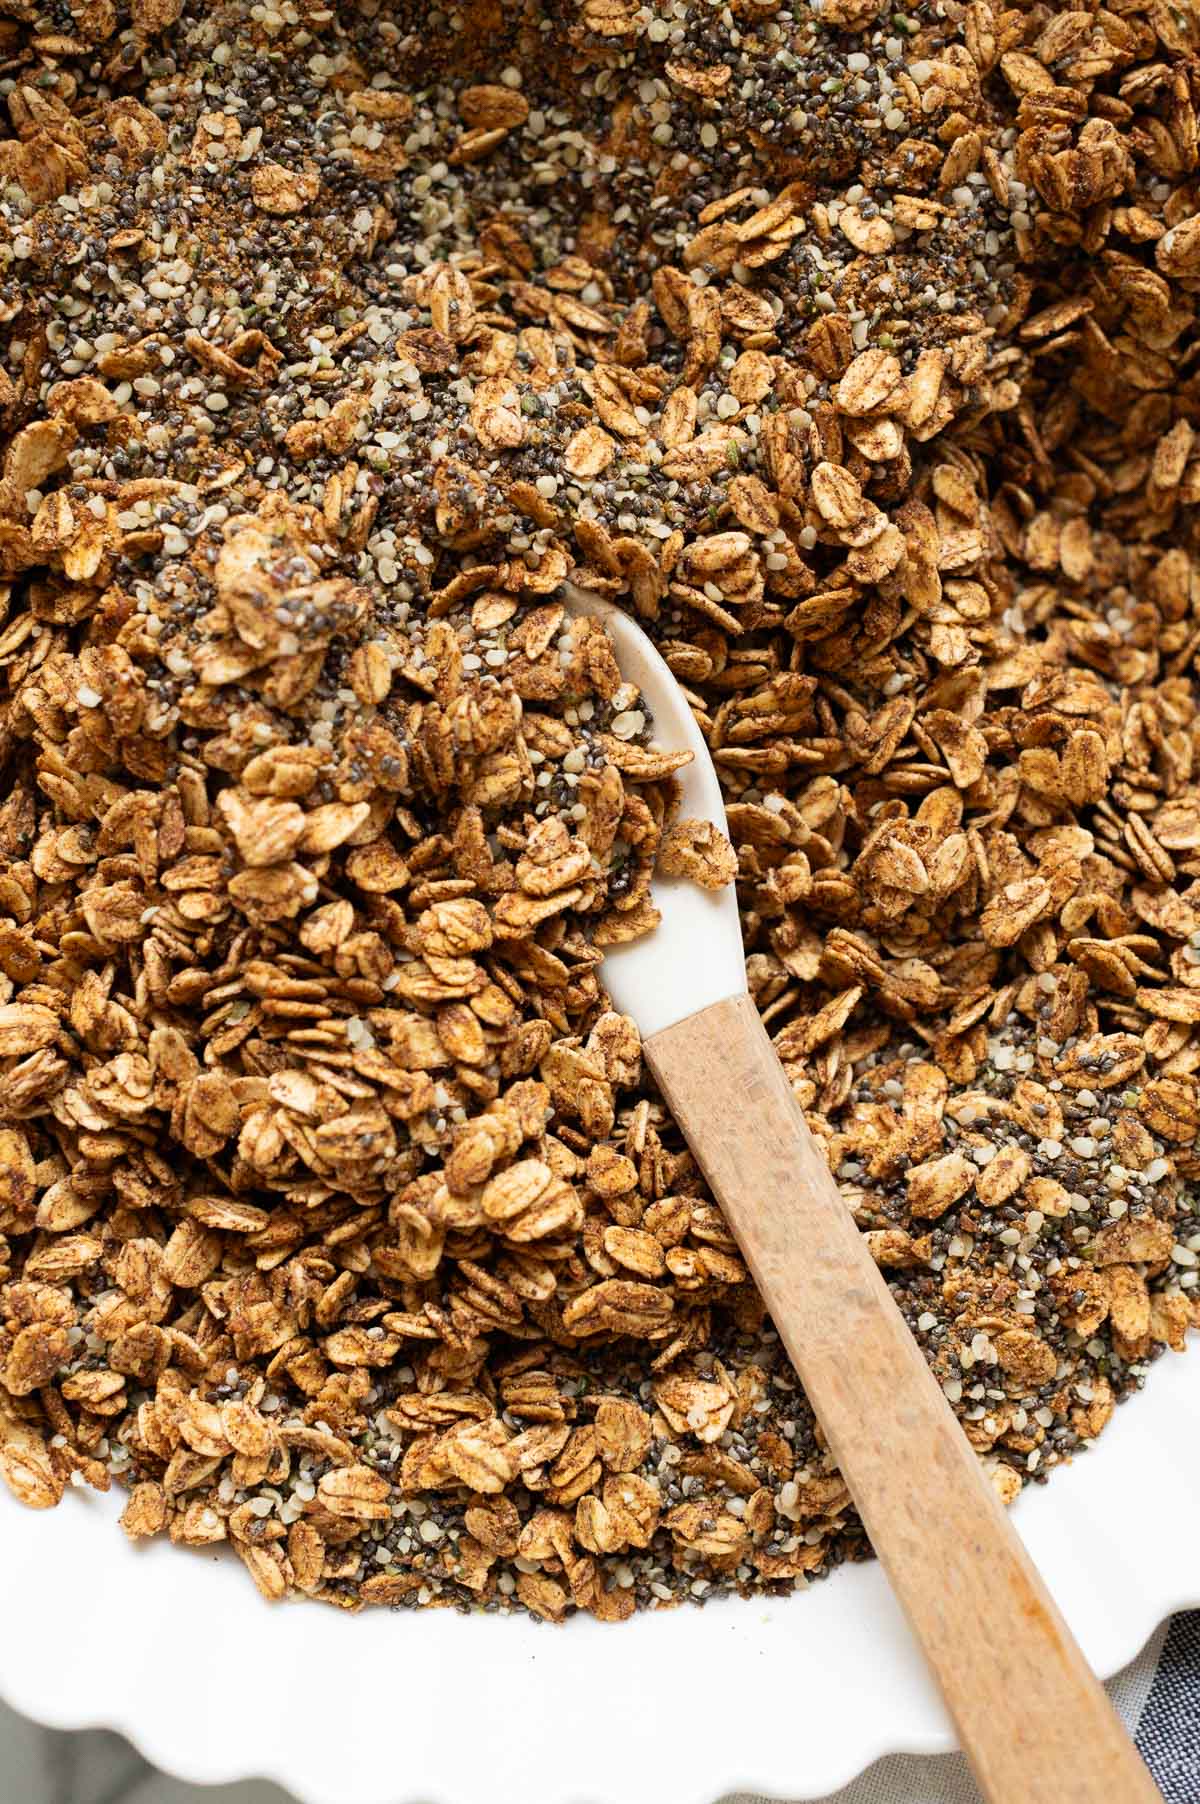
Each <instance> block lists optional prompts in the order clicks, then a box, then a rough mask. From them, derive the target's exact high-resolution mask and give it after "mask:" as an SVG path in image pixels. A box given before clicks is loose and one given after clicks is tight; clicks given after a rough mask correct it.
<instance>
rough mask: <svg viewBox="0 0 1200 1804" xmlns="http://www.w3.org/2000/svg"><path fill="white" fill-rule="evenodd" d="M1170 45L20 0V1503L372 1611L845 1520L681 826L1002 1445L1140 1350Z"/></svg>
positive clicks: (1171, 666)
mask: <svg viewBox="0 0 1200 1804" xmlns="http://www.w3.org/2000/svg"><path fill="white" fill-rule="evenodd" d="M1194 55H1195V25H1194V21H1192V20H1191V18H1190V16H1185V15H1182V14H1179V13H1176V12H1172V11H1171V10H1170V9H1169V8H1165V7H1163V6H1162V5H1160V4H1158V3H1157V0H1131V4H1130V5H1128V6H1126V7H1125V8H1124V9H1123V10H1121V11H1120V12H1106V11H1103V10H1102V11H1099V12H1065V13H1052V12H1051V11H1050V10H1049V9H1047V8H1046V7H1044V6H1034V5H1022V6H1017V7H1013V8H1010V9H1007V10H1004V9H999V8H996V7H994V6H993V5H992V4H990V0H969V3H967V4H962V3H961V0H939V3H938V4H936V5H935V4H932V3H926V0H922V4H921V5H919V6H917V7H915V8H914V9H912V10H911V11H910V12H905V13H887V12H885V11H884V10H883V9H882V8H881V7H880V6H879V5H878V4H877V3H876V0H820V4H819V5H812V6H800V5H798V4H797V5H787V4H783V3H781V0H737V3H736V4H733V5H730V6H729V7H726V8H721V9H716V8H713V7H710V6H707V5H700V4H697V3H695V0H651V3H649V4H645V5H638V4H635V0H569V3H564V4H561V5H560V4H555V5H550V4H549V3H548V0H547V3H545V4H543V3H542V0H513V3H512V4H507V5H503V6H497V5H495V4H494V3H490V0H488V3H485V0H469V3H467V4H464V5H463V6H461V7H460V8H458V9H457V10H450V9H447V10H444V11H443V10H440V9H437V8H435V9H432V10H430V9H428V8H427V7H426V6H425V5H424V4H422V5H420V6H417V5H413V4H410V3H407V0H395V3H394V4H389V5H384V4H381V3H380V0H357V3H356V4H350V0H346V4H344V5H334V4H321V3H320V0H260V3H256V4H254V5H251V4H249V0H218V3H217V4H211V5H210V4H203V3H201V0H134V4H133V5H132V7H131V8H130V9H128V12H127V13H126V12H125V11H123V10H118V9H117V8H116V7H115V6H110V5H108V4H107V3H106V0H63V3H62V4H54V5H51V4H47V5H46V6H45V8H44V9H43V8H40V7H39V5H38V4H37V0H0V84H2V86H0V93H2V94H3V98H4V101H5V105H6V108H7V115H8V131H9V135H8V136H7V137H5V138H4V139H3V140H0V218H2V220H3V228H4V230H3V238H2V240H0V322H2V324H3V327H4V352H3V356H2V358H0V412H2V415H3V419H2V422H0V423H2V425H3V432H4V449H3V460H2V463H0V585H2V588H0V593H2V595H3V600H4V610H5V611H4V614H3V617H2V619H0V668H2V671H3V692H2V697H0V705H2V710H3V712H2V715H0V719H2V723H3V725H2V733H0V752H2V756H3V760H4V770H5V784H4V790H5V797H4V800H3V802H0V855H2V857H0V1061H2V1076H3V1079H4V1081H3V1084H2V1085H0V1475H2V1476H3V1477H4V1478H5V1480H6V1481H7V1483H8V1485H9V1486H10V1488H11V1489H12V1490H13V1492H14V1493H15V1494H16V1495H17V1496H18V1497H19V1498H20V1499H21V1500H22V1501H23V1502H25V1503H28V1504H30V1505H33V1506H34V1507H48V1506H50V1505H53V1504H56V1503H57V1502H58V1501H59V1500H60V1499H61V1498H62V1496H63V1495H64V1493H65V1491H66V1490H67V1488H68V1487H69V1486H70V1485H72V1484H78V1483H87V1484H92V1485H96V1486H99V1487H101V1488H107V1487H108V1486H109V1485H110V1484H111V1483H112V1482H113V1481H116V1482H117V1483H118V1484H119V1485H121V1486H123V1487H124V1488H125V1489H126V1490H127V1491H128V1501H127V1503H126V1506H125V1510H124V1514H123V1517H122V1522H123V1525H124V1528H125V1531H126V1533H127V1534H128V1535H130V1536H131V1537H132V1538H133V1539H135V1540H136V1539H141V1538H143V1537H148V1536H153V1535H159V1534H167V1535H169V1536H170V1538H171V1539H172V1540H173V1541H174V1542H177V1543H179V1544H182V1545H188V1546H199V1547H212V1546H214V1545H216V1544H218V1543H228V1544H229V1545H230V1546H231V1547H232V1548H233V1549H234V1551H235V1552H236V1553H237V1554H238V1555H240V1557H241V1558H242V1559H243V1561H244V1562H245V1564H246V1565H247V1567H248V1568H249V1570H250V1573H251V1576H252V1578H253V1580H254V1582H255V1583H256V1585H257V1586H258V1588H259V1590H260V1591H261V1592H262V1594H263V1595H264V1596H265V1597H267V1598H278V1597H282V1596H284V1595H285V1594H287V1593H288V1592H289V1591H296V1592H299V1593H303V1594H305V1595H309V1596H314V1597H318V1598H321V1599H324V1600H325V1601H328V1602H331V1603H334V1604H336V1605H338V1606H339V1607H343V1608H347V1609H357V1608H359V1607H360V1606H361V1605H363V1604H367V1603H372V1602H375V1603H381V1604H387V1605H391V1606H399V1605H403V1606H416V1605H426V1604H433V1605H441V1606H446V1605H453V1606H459V1607H462V1606H467V1605H472V1606H478V1607H484V1608H488V1609H499V1610H509V1609H516V1608H520V1609H524V1610H526V1611H528V1612H531V1613H532V1614H533V1615H535V1616H537V1617H541V1618H544V1619H547V1620H552V1621H557V1620H559V1619H561V1618H562V1617H564V1616H565V1615H567V1614H569V1613H570V1612H571V1611H573V1610H579V1609H583V1610H588V1611H590V1612H592V1613H593V1614H595V1615H597V1616H599V1617H601V1618H602V1619H605V1620H617V1619H620V1618H623V1617H626V1616H628V1615H629V1614H631V1613H632V1612H633V1610H634V1609H635V1608H637V1607H639V1606H645V1607H655V1606H658V1605H669V1604H673V1603H675V1602H677V1601H678V1600H680V1599H681V1598H687V1597H690V1598H694V1599H696V1600H703V1599H704V1598H706V1597H711V1596H714V1595H717V1594H720V1593H723V1592H726V1591H730V1590H739V1591H743V1592H746V1591H753V1590H764V1589H765V1590H770V1591H783V1590H789V1589H792V1588H795V1587H798V1586H802V1585H803V1584H804V1583H805V1582H806V1581H807V1579H808V1578H809V1577H810V1576H816V1575H821V1574H824V1573H828V1572H830V1571H831V1570H833V1569H834V1568H835V1567H836V1566H837V1565H838V1564H839V1563H840V1562H841V1561H842V1560H845V1559H857V1558H861V1557H863V1556H864V1555H865V1554H866V1553H867V1551H868V1549H867V1546H866V1542H865V1537H864V1535H863V1531H862V1528H861V1524H860V1523H859V1521H858V1519H857V1517H856V1515H855V1513H854V1511H853V1508H852V1506H851V1504H850V1500H849V1497H848V1495H847V1492H846V1489H845V1486H844V1485H843V1483H842V1481H841V1478H840V1475H839V1474H838V1472H837V1471H836V1469H835V1468H834V1466H833V1464H832V1462H831V1460H830V1459H829V1457H828V1454H827V1451H826V1449H825V1447H824V1443H823V1440H822V1437H821V1433H820V1429H819V1426H818V1425H817V1424H816V1423H815V1422H814V1420H813V1417H812V1413H811V1411H810V1410H809V1408H808V1405H807V1403H806V1401H805V1398H804V1396H803V1393H802V1391H801V1390H800V1389H799V1387H798V1386H797V1384H796V1381H795V1379H794V1377H793V1375H792V1374H791V1371H790V1368H789V1367H788V1365H787V1362H786V1359H785V1358H784V1357H783V1355H782V1353H781V1350H780V1347H779V1342H778V1339H777V1337H776V1336H775V1334H774V1331H773V1330H772V1328H771V1326H770V1323H769V1321H767V1320H766V1319H765V1317H764V1315H763V1310H762V1306H761V1303H760V1301H759V1299H758V1297H757V1295H756V1293H755V1291H754V1288H753V1285H752V1284H751V1283H750V1281H749V1279H748V1275H747V1273H746V1271H745V1268H744V1267H743V1265H742V1262H741V1260H740V1258H739V1256H738V1252H737V1248H736V1246H735V1244H734V1243H733V1241H732V1238H731V1236H730V1234H729V1232H728V1230H727V1228H726V1226H725V1224H724V1222H723V1220H722V1217H721V1214H720V1211H719V1209H718V1208H717V1206H716V1205H715V1203H714V1202H713V1200H712V1198H711V1196H710V1195H709V1193H708V1192H707V1190H706V1188H705V1185H704V1183H703V1180H702V1178H701V1176H700V1174H699V1173H698V1172H697V1170H696V1169H695V1167H694V1164H693V1162H692V1160H691V1157H690V1155H689V1154H688V1152H687V1149H686V1147H685V1146H684V1145H683V1142H682V1139H681V1137H680V1135H679V1132H678V1129H677V1128H676V1127H675V1124H674V1123H673V1122H672V1121H671V1119H670V1117H669V1115H668V1114H667V1112H666V1111H665V1109H664V1108H663V1105H662V1103H661V1100H660V1099H659V1098H658V1097H657V1096H656V1094H655V1093H654V1091H653V1088H652V1086H651V1085H650V1084H649V1082H648V1080H647V1078H646V1075H645V1072H644V1070H643V1066H642V1061H641V1049H640V1043H639V1039H638V1034H637V1031H636V1028H635V1027H634V1025H633V1023H632V1022H631V1021H629V1020H628V1019H626V1018H625V1017H623V1016H621V1015H619V1014H617V1013H616V1012H615V1011H613V1010H612V1008H611V1007H610V1006H609V1004H608V1001H607V999H606V997H605V994H604V989H603V965H602V958H603V953H604V950H605V948H606V947H607V946H609V945H613V944H619V943H620V942H621V941H622V940H624V939H628V938H630V937H633V936H634V935H637V934H640V933H645V932H647V931H650V930H652V928H653V926H654V922H655V911H654V907H653V900H652V896H651V888H650V885H651V877H652V874H653V872H654V870H655V868H656V867H657V868H659V869H661V870H663V871H667V872H670V873H678V874H682V875H685V876H687V877H689V878H692V879H693V880H695V881H697V882H700V883H702V884H708V885H720V884H723V883H726V882H729V881H732V880H734V879H735V878H736V881H737V885H738V897H739V904H740V907H741V911H742V920H743V928H744V935H745V944H746V952H747V970H748V976H749V981H750V986H751V990H752V993H753V995H754V996H755V999H756V1001H757V1002H758V1005H759V1007H760V1009H761V1012H762V1014H763V1017H764V1020H766V1022H767V1023H768V1025H769V1027H770V1030H771V1033H772V1036H773V1038H774V1041H775V1044H776V1046H777V1048H778V1051H779V1054H780V1057H781V1059H782V1061H783V1063H784V1065H785V1068H786V1070H787V1072H788V1075H789V1077H790V1079H791V1082H792V1084H793V1087H794V1089H795V1092H796V1095H797V1097H798V1098H799V1099H800V1101H801V1102H802V1104H803V1105H804V1107H805V1109H806V1110H807V1112H808V1115H809V1119H810V1121H811V1123H812V1125H813V1127H814V1129H815V1131H816V1132H817V1133H818V1135H819V1136H820V1138H821V1139H822V1141H823V1143H824V1145H825V1147H826V1148H827V1150H828V1154H829V1157H830V1159H831V1162H832V1164H833V1167H834V1169H835V1171H836V1172H837V1174H838V1176H839V1178H840V1180H841V1182H842V1185H843V1188H844V1191H845V1194H846V1197H847V1202H848V1205H849V1206H850V1207H851V1209H852V1210H853V1212H854V1215H855V1219H856V1221H857V1223H858V1225H859V1227H860V1228H861V1230H862V1232H863V1233H864V1235H865V1236H866V1237H867V1241H868V1244H869V1246H870V1248H871V1251H872V1253H873V1255H874V1257H875V1258H876V1260H877V1262H878V1263H879V1265H880V1266H881V1268H882V1269H883V1270H884V1272H885V1273H886V1275H887V1278H888V1281H889V1284H890V1285H891V1286H892V1289H893V1292H894V1294H895V1296H896V1298H897V1301H898V1303H899V1305H900V1307H901V1309H902V1311H903V1312H904V1314H905V1317H906V1320H907V1321H908V1322H909V1324H910V1326H911V1328H912V1331H913V1333H914V1335H915V1336H916V1338H917V1339H918V1341H919V1343H920V1344H921V1346H922V1348H923V1350H924V1351H925V1353H926V1355H927V1357H928V1358H929V1360H930V1362H931V1364H932V1366H933V1369H934V1370H935V1372H936V1373H937V1375H938V1377H939V1379H940V1380H941V1382H942V1385H943V1388H944V1389H945V1392H946V1395H947V1397H948V1398H949V1399H950V1400H951V1402H952V1404H953V1406H954V1407H955V1409H956V1411H957V1412H958V1414H959V1415H960V1417H961V1419H962V1422H963V1427H964V1431H965V1432H966V1433H967V1435H968V1437H969V1439H970V1441H971V1443H972V1445H973V1446H974V1447H975V1448H976V1450H977V1452H978V1453H979V1455H980V1457H981V1459H982V1460H984V1462H985V1463H986V1465H987V1467H988V1470H989V1471H990V1472H991V1474H992V1476H993V1478H994V1481H995V1483H996V1485H997V1488H998V1490H999V1492H1000V1494H1001V1496H1002V1497H1004V1498H1005V1499H1006V1500H1009V1499H1011V1498H1012V1497H1013V1496H1015V1495H1016V1494H1017V1492H1019V1490H1020V1489H1021V1487H1022V1486H1023V1485H1024V1484H1025V1483H1027V1482H1041V1481H1043V1480H1044V1479H1045V1478H1046V1476H1047V1475H1048V1473H1049V1472H1051V1471H1052V1470H1053V1468H1054V1467H1055V1465H1056V1464H1058V1463H1059V1462H1060V1461H1062V1460H1063V1459H1066V1458H1069V1457H1070V1456H1071V1455H1072V1454H1073V1453H1074V1452H1075V1451H1076V1450H1078V1449H1079V1448H1080V1447H1083V1446H1086V1445H1087V1443H1088V1442H1089V1441H1091V1440H1092V1439H1093V1438H1094V1437H1095V1436H1096V1435H1097V1434H1098V1433H1100V1432H1101V1430H1102V1429H1103V1427H1104V1425H1105V1423H1106V1422H1107V1421H1108V1419H1109V1418H1110V1416H1111V1415H1112V1413H1113V1410H1114V1408H1115V1406H1116V1404H1117V1403H1119V1402H1121V1401H1123V1400H1124V1399H1125V1398H1127V1397H1129V1396H1130V1395H1132V1394H1133V1393H1135V1392H1136V1391H1137V1390H1138V1389H1139V1388H1140V1387H1141V1385H1142V1384H1143V1382H1144V1381H1145V1379H1146V1375H1147V1372H1148V1370H1149V1366H1150V1363H1151V1361H1152V1360H1153V1359H1154V1358H1155V1357H1156V1356H1157V1355H1158V1354H1159V1353H1160V1352H1162V1350H1163V1349H1165V1348H1170V1349H1174V1350H1178V1349H1180V1348H1182V1347H1183V1345H1184V1342H1185V1339H1186V1335H1187V1331H1188V1329H1189V1327H1192V1326H1195V1325H1196V1323H1197V1321H1198V1320H1200V1307H1198V1305H1200V1269H1198V1268H1200V1215H1198V1212H1197V1202H1196V1179H1197V1177H1198V1176H1200V1156H1198V1151H1197V1143H1198V1135H1200V1087H1198V1084H1200V1079H1198V1072H1200V1034H1198V1032H1197V1029H1198V1026H1200V908H1198V906H1197V901H1198V898H1200V862H1198V860H1197V853H1198V850H1200V779H1198V778H1197V774H1196V747H1197V743H1198V738H1197V720H1198V718H1200V717H1198V715H1197V706H1196V704H1197V695H1198V689H1197V675H1196V671H1197V656H1198V655H1200V626H1198V624H1197V622H1198V618H1200V584H1198V582H1197V577H1196V567H1195V566H1196V558H1197V555H1198V548H1197V545H1196V529H1195V504H1196V501H1197V499H1200V445H1197V442H1196V424H1197V412H1198V410H1197V398H1196V391H1195V377H1194V373H1193V364H1194V361H1195V360H1194V340H1195V332H1196V295H1197V292H1198V291H1200V211H1198V208H1200V188H1198V185H1197V173H1196V172H1197V124H1196V105H1197V78H1196V72H1195V60H1194ZM568 579H570V580H572V581H574V582H575V583H577V584H579V585H581V586H583V587H586V588H590V589H591V590H592V591H594V592H596V593H597V594H600V595H603V596H606V597H612V598H615V599H617V600H618V601H619V602H620V603H621V605H623V606H626V607H628V608H629V609H630V610H632V611H633V612H634V613H635V614H636V615H637V616H638V617H639V619H640V620H641V621H642V623H643V624H644V625H646V627H647V629H648V630H649V631H650V632H651V633H652V634H653V636H654V637H655V639H656V640H657V642H658V644H659V647H660V649H661V650H662V653H663V655H664V657H665V658H666V660H667V662H668V664H669V665H670V667H671V669H672V671H673V672H674V674H675V676H676V677H677V679H678V680H679V682H680V684H681V685H682V686H683V689H684V691H685V692H686V694H687V697H688V699H689V702H690V704H691V707H692V709H693V712H694V714H695V717H696V720H697V722H698V724H699V725H700V727H701V730H702V731H703V733H704V735H705V738H706V740H707V742H708V744H709V746H710V747H711V749H712V753H713V757H714V761H715V764H716V767H717V769H718V772H719V774H720V777H721V780H722V784H723V786H724V790H725V795H726V802H727V811H728V816H729V824H730V832H731V839H732V844H728V843H726V842H724V841H723V840H722V839H721V837H720V836H718V835H715V834H714V833H713V832H712V831H711V829H709V828H707V827H706V825H705V824H704V823H700V822H696V821H691V820H687V819H681V818H678V809H677V788H676V785H675V783H674V781H673V773H674V770H675V769H677V768H678V767H679V764H680V762H681V755H680V754H673V753H672V752H671V750H670V748H664V747H663V746H661V745H659V744H658V742H657V741H656V739H655V735H654V723H653V721H652V720H651V719H650V718H648V716H647V713H646V710H645V709H644V708H643V707H642V705H641V698H640V697H639V696H638V695H637V693H636V691H635V690H634V689H633V688H632V686H631V685H630V684H628V683H627V682H626V681H625V680H624V679H623V676H622V673H621V671H620V669H619V668H618V666H617V664H616V662H615V660H614V658H613V653H612V648H611V646H610V644H609V642H608V640H607V638H606V636H605V634H604V633H603V630H602V629H601V628H600V626H599V624H598V623H597V622H595V621H588V620H579V619H572V618H569V617H568V616H567V615H566V614H565V610H564V607H563V604H562V585H563V583H564V582H565V581H567V580H568Z"/></svg>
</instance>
